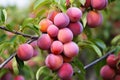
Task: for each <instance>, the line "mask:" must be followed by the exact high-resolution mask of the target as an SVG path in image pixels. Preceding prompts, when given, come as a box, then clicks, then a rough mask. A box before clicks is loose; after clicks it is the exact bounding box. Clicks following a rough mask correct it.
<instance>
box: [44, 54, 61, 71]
mask: <svg viewBox="0 0 120 80" xmlns="http://www.w3.org/2000/svg"><path fill="white" fill-rule="evenodd" d="M45 64H46V66H47V67H48V68H50V69H52V70H57V69H59V68H60V67H61V66H62V64H63V58H62V56H61V55H55V54H49V55H48V56H47V57H46V59H45Z"/></svg>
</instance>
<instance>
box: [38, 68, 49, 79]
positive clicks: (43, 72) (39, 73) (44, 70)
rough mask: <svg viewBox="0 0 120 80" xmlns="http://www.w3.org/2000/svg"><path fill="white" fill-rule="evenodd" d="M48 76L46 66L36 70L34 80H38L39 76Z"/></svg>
mask: <svg viewBox="0 0 120 80" xmlns="http://www.w3.org/2000/svg"><path fill="white" fill-rule="evenodd" d="M48 74H49V75H50V70H49V69H48V68H47V67H46V66H42V67H40V68H39V69H38V70H37V73H36V80H39V78H40V76H41V75H46V76H49V75H48Z"/></svg>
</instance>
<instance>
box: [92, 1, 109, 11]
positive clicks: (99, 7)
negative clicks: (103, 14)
mask: <svg viewBox="0 0 120 80" xmlns="http://www.w3.org/2000/svg"><path fill="white" fill-rule="evenodd" d="M107 4H108V0H91V5H92V7H93V8H94V9H96V10H102V9H104V8H106V6H107Z"/></svg>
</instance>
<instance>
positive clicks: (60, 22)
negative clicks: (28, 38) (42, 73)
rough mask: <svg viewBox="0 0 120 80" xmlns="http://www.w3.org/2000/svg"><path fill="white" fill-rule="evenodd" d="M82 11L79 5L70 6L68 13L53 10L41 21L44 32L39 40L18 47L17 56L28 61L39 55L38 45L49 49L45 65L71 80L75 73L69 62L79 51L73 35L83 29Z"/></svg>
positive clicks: (41, 29) (63, 77) (40, 24)
mask: <svg viewBox="0 0 120 80" xmlns="http://www.w3.org/2000/svg"><path fill="white" fill-rule="evenodd" d="M81 17H82V11H81V10H80V9H79V8H77V7H71V8H69V9H68V10H67V11H66V13H63V12H57V11H52V12H50V13H49V14H48V16H47V18H45V19H42V20H41V21H40V23H39V26H40V31H41V32H42V34H41V36H40V37H39V38H38V40H36V41H34V42H32V43H31V44H27V43H25V44H21V45H20V46H19V47H18V49H17V56H18V57H19V58H20V59H21V60H23V61H27V60H29V59H31V58H32V57H33V56H36V55H37V51H36V46H38V47H39V48H40V49H42V50H46V51H48V55H47V57H46V59H45V65H46V66H47V67H48V68H50V69H51V70H54V71H57V72H58V76H59V77H60V78H61V79H62V80H69V79H71V77H72V75H73V68H72V65H71V64H70V63H69V62H71V60H72V59H73V57H75V56H76V55H77V54H78V52H79V47H78V45H77V44H76V43H75V42H73V37H74V36H78V35H79V34H80V33H82V31H83V26H82V24H81V22H80V19H81Z"/></svg>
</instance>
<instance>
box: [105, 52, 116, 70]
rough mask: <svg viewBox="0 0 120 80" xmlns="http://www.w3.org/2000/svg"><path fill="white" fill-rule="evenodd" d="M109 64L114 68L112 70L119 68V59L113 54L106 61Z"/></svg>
mask: <svg viewBox="0 0 120 80" xmlns="http://www.w3.org/2000/svg"><path fill="white" fill-rule="evenodd" d="M106 62H107V64H108V65H109V66H110V67H112V68H116V67H117V62H118V58H117V57H116V56H115V55H114V54H111V55H109V56H108V57H107V60H106Z"/></svg>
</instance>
